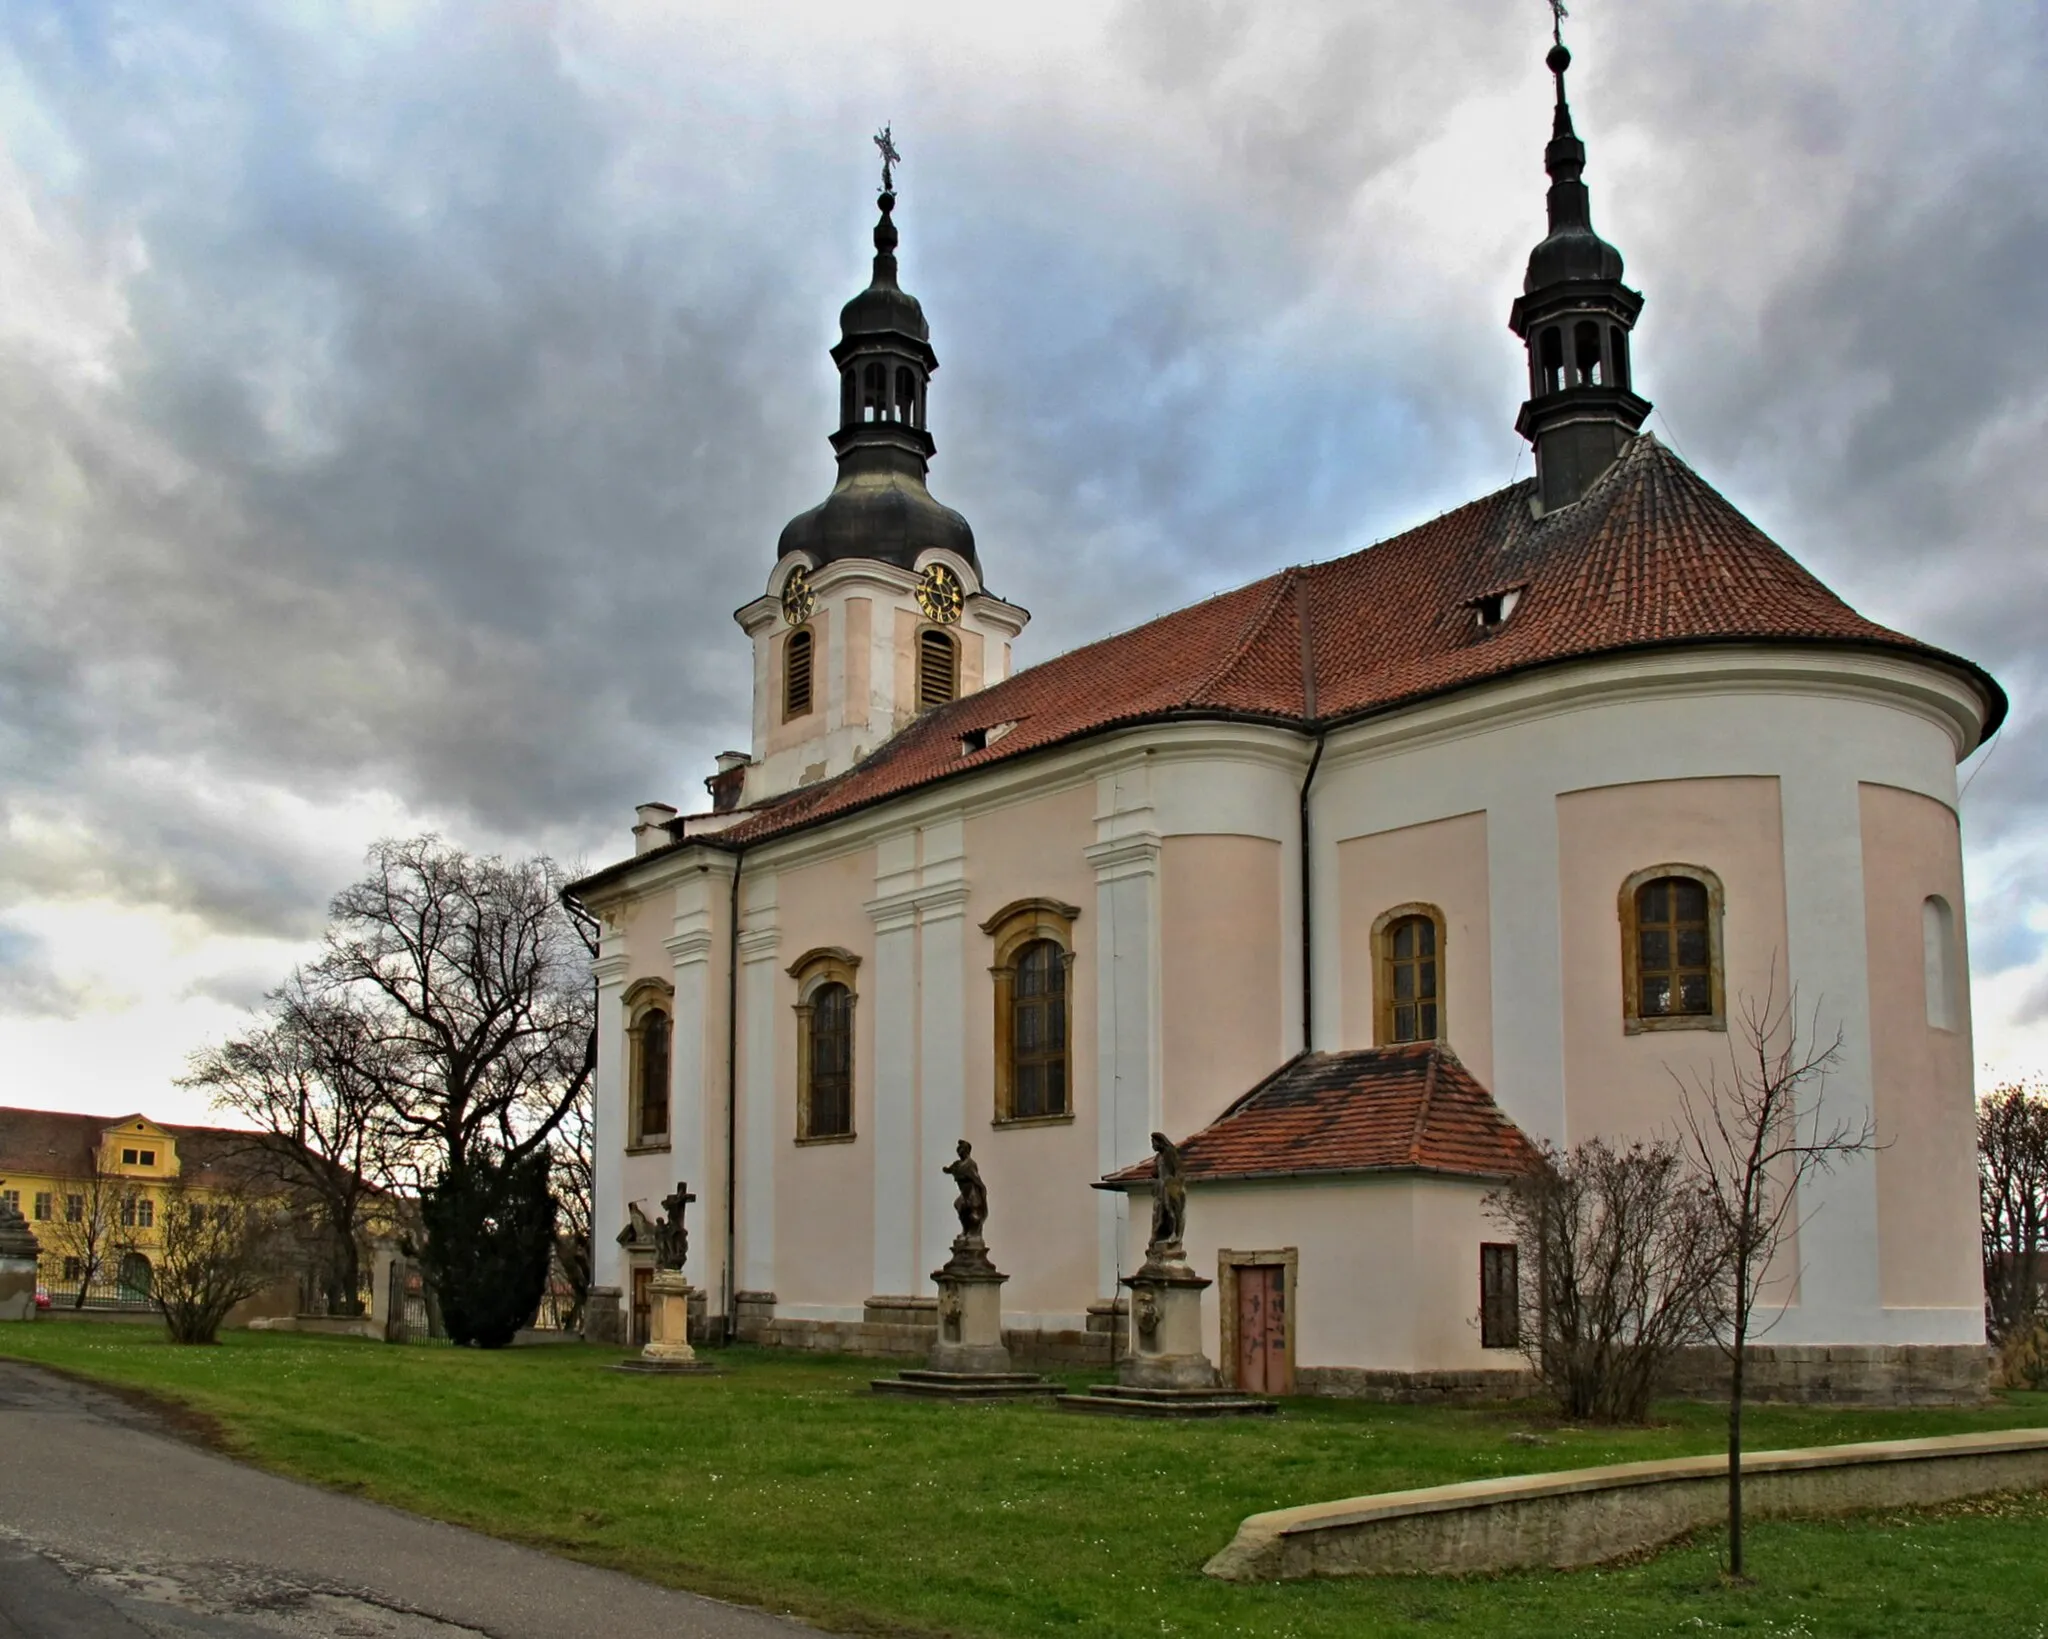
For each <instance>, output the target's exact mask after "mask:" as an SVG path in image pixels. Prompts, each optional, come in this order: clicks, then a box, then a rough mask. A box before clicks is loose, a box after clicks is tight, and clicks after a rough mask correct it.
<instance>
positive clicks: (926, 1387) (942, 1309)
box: [869, 1235, 1059, 1400]
mask: <svg viewBox="0 0 2048 1639" xmlns="http://www.w3.org/2000/svg"><path fill="white" fill-rule="evenodd" d="M1009 1278H1010V1277H1009V1276H1008V1275H1005V1274H1001V1273H999V1272H998V1271H997V1269H996V1266H995V1265H994V1264H993V1263H991V1262H990V1261H989V1255H988V1247H987V1245H986V1244H984V1242H983V1241H982V1239H981V1237H980V1236H979V1235H956V1236H955V1237H954V1238H953V1255H952V1256H951V1257H950V1258H948V1259H947V1260H946V1262H945V1264H944V1266H943V1267H941V1268H938V1269H934V1270H933V1271H932V1280H933V1281H934V1282H936V1283H937V1285H938V1288H939V1335H938V1339H937V1341H936V1342H934V1343H933V1344H932V1352H931V1354H930V1356H929V1357H928V1360H927V1364H926V1367H925V1369H924V1370H923V1371H906V1372H902V1373H899V1374H898V1375H897V1376H895V1377H889V1378H880V1379H877V1380H876V1381H875V1382H873V1383H871V1384H870V1385H869V1387H870V1388H872V1389H873V1390H874V1391H875V1392H876V1393H877V1394H910V1395H918V1396H921V1397H924V1398H929V1399H947V1400H999V1399H1007V1398H1010V1397H1013V1396H1016V1395H1025V1394H1056V1393H1058V1392H1059V1385H1058V1384H1056V1383H1051V1382H1048V1381H1047V1380H1046V1379H1045V1378H1043V1377H1040V1376H1039V1375H1038V1374H1037V1373H1036V1372H1019V1371H1012V1370H1011V1369H1010V1351H1009V1350H1008V1349H1007V1348H1006V1347H1005V1346H1004V1344H1003V1282H1004V1281H1006V1280H1008V1279H1009Z"/></svg>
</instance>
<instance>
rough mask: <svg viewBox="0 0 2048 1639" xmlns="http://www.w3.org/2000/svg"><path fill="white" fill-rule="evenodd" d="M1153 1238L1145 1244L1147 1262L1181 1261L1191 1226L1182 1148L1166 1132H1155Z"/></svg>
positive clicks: (1153, 1138) (1153, 1139)
mask: <svg viewBox="0 0 2048 1639" xmlns="http://www.w3.org/2000/svg"><path fill="white" fill-rule="evenodd" d="M1152 1153H1153V1154H1154V1155H1155V1156H1156V1157H1157V1160H1156V1161H1155V1162H1154V1164H1153V1173H1152V1176H1153V1184H1152V1239H1151V1241H1150V1242H1148V1243H1147V1245H1146V1247H1145V1261H1146V1262H1147V1263H1154V1262H1169V1263H1178V1262H1179V1261H1180V1259H1181V1257H1182V1251H1181V1241H1182V1237H1183V1236H1185V1235H1186V1233H1187V1227H1188V1185H1187V1177H1186V1173H1185V1170H1184V1169H1183V1167H1182V1165H1181V1159H1180V1148H1179V1146H1178V1145H1176V1144H1175V1143H1174V1141H1173V1140H1172V1139H1170V1138H1168V1137H1167V1136H1166V1134H1165V1133H1154V1134H1153V1135H1152Z"/></svg>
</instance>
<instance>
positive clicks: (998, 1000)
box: [981, 896, 1081, 1127]
mask: <svg viewBox="0 0 2048 1639" xmlns="http://www.w3.org/2000/svg"><path fill="white" fill-rule="evenodd" d="M1080 915H1081V907H1080V906H1078V905H1069V904H1067V903H1066V902H1065V901H1064V900H1059V899H1048V898H1044V897H1042V896H1034V897H1032V898H1029V899H1013V900H1011V901H1010V903H1009V904H1007V905H1005V906H1004V907H1003V908H1002V909H1001V910H999V911H997V912H996V913H995V915H993V916H991V917H990V918H989V919H988V920H987V921H986V922H984V923H982V924H981V931H982V932H983V933H985V934H987V935H988V936H989V937H990V938H991V939H992V940H994V941H995V961H994V963H993V965H991V966H990V968H989V970H988V971H989V977H990V978H991V979H992V980H994V991H995V1037H994V1040H995V1110H994V1115H993V1118H992V1119H991V1120H990V1122H989V1125H990V1126H992V1127H1064V1126H1067V1125H1068V1124H1070V1123H1071V1122H1072V1121H1073V1119H1074V1045H1073V1044H1074V984H1073V975H1074V923H1075V922H1076V921H1077V920H1078V919H1079V918H1080ZM1041 939H1044V940H1049V941H1050V942H1051V943H1053V944H1055V945H1057V946H1058V947H1059V950H1060V962H1061V966H1062V967H1063V968H1064V969H1065V971H1066V976H1067V991H1066V995H1067V1055H1066V1057H1067V1089H1066V1099H1067V1104H1066V1108H1065V1109H1063V1110H1059V1111H1055V1112H1053V1113H1052V1114H1049V1115H1011V1114H1010V1113H1009V1112H1010V1110H1011V1109H1012V1108H1013V1107H1014V1103H1015V1098H1016V1089H1015V1087H1014V1085H1013V1078H1014V1076H1015V1074H1016V1035H1015V1032H1016V1023H1017V1006H1016V1003H1017V960H1018V958H1019V957H1020V956H1022V955H1023V954H1024V949H1025V947H1026V946H1028V945H1034V944H1036V943H1037V942H1038V941H1039V940H1041Z"/></svg>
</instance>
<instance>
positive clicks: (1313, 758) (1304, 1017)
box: [1294, 570, 1329, 1053]
mask: <svg viewBox="0 0 2048 1639" xmlns="http://www.w3.org/2000/svg"><path fill="white" fill-rule="evenodd" d="M1295 574H1296V576H1297V579H1296V580H1295V583H1294V585H1295V594H1296V596H1295V610H1296V621H1297V623H1298V624H1299V626H1300V627H1301V714H1302V716H1303V717H1304V718H1306V719H1307V720H1308V722H1309V723H1310V724H1314V723H1315V721H1316V638H1315V624H1314V615H1315V611H1314V608H1313V606H1312V605H1311V604H1310V602H1309V596H1308V575H1307V573H1306V572H1305V571H1302V570H1296V571H1295ZM1328 739H1329V730H1328V729H1325V728H1321V727H1318V728H1317V729H1316V741H1315V749H1314V750H1312V751H1311V752H1310V753H1309V759H1308V769H1307V771H1306V772H1305V773H1304V774H1303V775H1302V777H1301V796H1300V819H1301V827H1300V845H1301V1050H1302V1051H1303V1052H1304V1053H1308V1052H1313V1051H1314V1050H1315V1045H1316V978H1315V974H1316V951H1315V927H1316V913H1315V866H1314V863H1313V861H1314V854H1313V853H1312V851H1311V847H1310V845H1311V843H1312V841H1313V840H1314V839H1313V835H1312V828H1311V826H1310V822H1309V788H1310V787H1311V786H1313V785H1314V784H1315V782H1316V770H1317V768H1319V767H1320V766H1321V765H1322V761H1323V746H1324V743H1325V742H1326V741H1327V740H1328Z"/></svg>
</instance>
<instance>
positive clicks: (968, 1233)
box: [940, 1138, 988, 1241]
mask: <svg viewBox="0 0 2048 1639" xmlns="http://www.w3.org/2000/svg"><path fill="white" fill-rule="evenodd" d="M954 1147H955V1148H956V1149H957V1150H958V1151H959V1157H960V1158H959V1159H958V1160H957V1161H953V1162H949V1163H948V1164H947V1165H946V1166H945V1167H943V1168H941V1169H940V1170H941V1171H943V1172H944V1173H945V1174H946V1175H947V1176H948V1177H949V1178H951V1179H952V1180H953V1182H954V1183H956V1184H958V1185H959V1186H960V1193H959V1194H958V1195H957V1196H955V1197H954V1198H953V1210H954V1211H955V1212H957V1213H959V1214H960V1235H961V1238H962V1239H964V1240H975V1241H978V1240H980V1239H981V1230H982V1226H983V1225H984V1224H986V1223H987V1222H988V1186H987V1185H985V1184H984V1183H983V1182H982V1181H981V1165H980V1163H979V1162H977V1161H976V1160H975V1159H974V1146H973V1145H972V1144H970V1143H968V1142H967V1140H966V1139H964V1138H963V1139H961V1140H960V1142H959V1143H958V1144H957V1145H955V1146H954Z"/></svg>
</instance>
